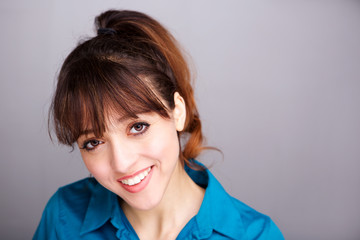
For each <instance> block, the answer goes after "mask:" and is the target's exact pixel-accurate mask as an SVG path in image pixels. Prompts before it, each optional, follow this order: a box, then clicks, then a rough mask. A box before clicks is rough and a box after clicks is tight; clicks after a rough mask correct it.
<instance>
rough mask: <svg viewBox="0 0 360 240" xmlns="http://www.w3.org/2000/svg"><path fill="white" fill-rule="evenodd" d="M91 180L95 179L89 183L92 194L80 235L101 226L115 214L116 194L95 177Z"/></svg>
mask: <svg viewBox="0 0 360 240" xmlns="http://www.w3.org/2000/svg"><path fill="white" fill-rule="evenodd" d="M91 180H93V181H91V183H90V184H89V188H90V192H91V193H92V195H91V198H90V202H89V205H88V208H87V211H86V215H85V218H84V221H83V224H82V226H81V230H80V235H83V234H86V233H88V232H91V231H93V230H96V229H98V228H100V227H101V226H102V225H104V224H105V223H106V221H108V220H109V219H110V218H111V217H112V216H113V215H114V214H115V211H114V210H115V209H116V204H117V197H116V195H115V194H114V193H112V192H111V191H109V190H107V189H106V188H104V187H103V186H101V184H99V183H98V182H97V181H96V180H95V179H91ZM116 210H117V209H116Z"/></svg>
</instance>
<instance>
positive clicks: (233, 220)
mask: <svg viewBox="0 0 360 240" xmlns="http://www.w3.org/2000/svg"><path fill="white" fill-rule="evenodd" d="M206 173H207V176H208V181H207V183H208V184H207V187H206V192H205V197H204V201H205V202H206V204H205V206H206V209H207V210H210V209H211V212H212V213H211V214H210V216H211V218H212V219H213V220H212V225H213V226H214V229H215V230H218V232H220V233H222V234H225V235H228V236H229V237H232V238H235V239H239V238H241V239H242V238H244V236H246V237H245V238H244V239H259V240H261V239H274V240H283V239H284V238H283V236H282V234H281V232H280V230H279V229H278V227H277V226H276V224H275V223H274V222H273V221H272V220H271V218H270V217H268V216H267V215H265V214H262V213H260V212H258V211H256V210H255V209H253V208H252V207H250V206H248V205H247V204H245V203H243V202H241V201H240V200H238V199H236V198H234V197H232V196H231V195H230V194H229V193H227V192H226V190H225V189H224V188H223V187H222V185H221V184H220V183H219V182H218V181H217V179H216V178H215V176H214V175H213V174H212V173H211V172H210V171H209V170H207V171H206ZM202 219H203V220H204V219H205V218H202Z"/></svg>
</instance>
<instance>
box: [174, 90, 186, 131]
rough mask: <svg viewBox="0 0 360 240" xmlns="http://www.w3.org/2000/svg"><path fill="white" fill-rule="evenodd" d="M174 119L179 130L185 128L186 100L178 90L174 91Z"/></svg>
mask: <svg viewBox="0 0 360 240" xmlns="http://www.w3.org/2000/svg"><path fill="white" fill-rule="evenodd" d="M174 103H175V108H174V119H175V127H176V130H177V131H178V132H181V131H182V130H184V126H185V120H186V105H185V100H184V99H183V98H182V97H181V96H180V94H179V93H178V92H175V93H174Z"/></svg>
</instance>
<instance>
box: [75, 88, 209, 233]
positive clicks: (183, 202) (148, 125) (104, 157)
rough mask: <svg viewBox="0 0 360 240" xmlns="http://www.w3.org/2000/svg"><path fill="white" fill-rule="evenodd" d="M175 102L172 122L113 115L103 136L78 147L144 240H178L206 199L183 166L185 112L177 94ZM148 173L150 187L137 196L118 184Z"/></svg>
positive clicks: (145, 116) (87, 139)
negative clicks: (181, 135)
mask: <svg viewBox="0 0 360 240" xmlns="http://www.w3.org/2000/svg"><path fill="white" fill-rule="evenodd" d="M174 102H175V108H174V109H173V110H171V111H170V112H169V116H170V119H166V118H163V117H161V116H159V115H158V114H156V113H144V114H138V118H136V119H132V118H126V117H124V116H118V115H115V114H113V115H109V116H108V119H109V121H108V123H107V126H108V128H107V131H106V132H105V133H104V136H102V137H101V138H95V136H94V134H91V133H89V134H87V135H82V136H80V138H79V139H78V141H77V142H78V145H79V147H80V152H81V155H82V158H83V161H84V163H85V165H86V167H87V168H88V170H89V171H90V173H91V174H92V175H93V176H94V177H95V178H96V179H97V181H98V182H99V183H100V184H101V185H103V186H104V187H105V188H107V189H109V190H110V191H112V192H114V193H115V194H117V195H118V196H119V197H120V198H121V200H120V204H121V207H122V209H123V210H124V213H125V215H126V216H127V218H128V219H129V221H130V223H131V224H132V226H133V228H134V229H135V231H136V233H137V234H138V236H139V237H140V239H175V238H176V236H177V235H178V234H179V232H180V231H181V229H182V228H183V227H184V226H185V225H186V223H187V222H188V221H189V220H190V219H191V218H192V217H193V216H195V215H196V214H197V212H198V210H199V208H200V206H201V202H202V199H203V197H204V193H205V190H204V189H202V188H201V187H199V186H198V185H196V184H195V183H194V182H193V181H192V180H191V179H190V177H189V176H188V175H187V174H186V172H185V170H184V168H183V167H182V164H181V162H180V159H179V151H180V148H179V139H178V135H177V132H178V131H182V130H183V128H184V123H185V119H186V106H185V102H184V99H183V98H182V97H181V96H180V95H179V94H178V93H175V94H174ZM84 147H85V148H84ZM149 167H151V171H152V174H151V177H150V178H149V179H150V181H149V183H148V185H146V187H145V188H144V189H143V190H141V191H139V192H136V193H132V192H129V191H127V190H126V189H125V188H124V187H123V186H122V184H121V183H120V182H119V181H118V179H119V178H122V177H126V176H129V175H132V174H134V173H136V172H138V171H141V170H143V169H147V168H149ZM147 177H148V176H147Z"/></svg>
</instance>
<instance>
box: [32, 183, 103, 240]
mask: <svg viewBox="0 0 360 240" xmlns="http://www.w3.org/2000/svg"><path fill="white" fill-rule="evenodd" d="M96 184H97V182H96V180H95V179H93V178H85V179H83V180H80V181H77V182H74V183H71V184H69V185H66V186H63V187H61V188H59V189H58V190H57V191H56V192H55V193H54V195H53V196H52V197H51V198H50V200H49V201H48V203H47V204H46V207H45V209H44V212H43V214H42V217H41V220H40V223H39V225H38V228H37V230H36V232H35V235H34V238H33V239H58V238H59V236H61V235H62V233H63V231H62V228H63V227H64V226H65V225H67V224H74V227H75V226H76V225H78V227H80V222H75V221H74V219H77V218H78V219H82V218H83V217H84V216H85V214H86V210H87V207H88V204H89V201H90V198H91V195H92V191H93V189H94V186H95V185H96ZM69 216H73V217H72V218H71V219H68V218H69Z"/></svg>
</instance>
